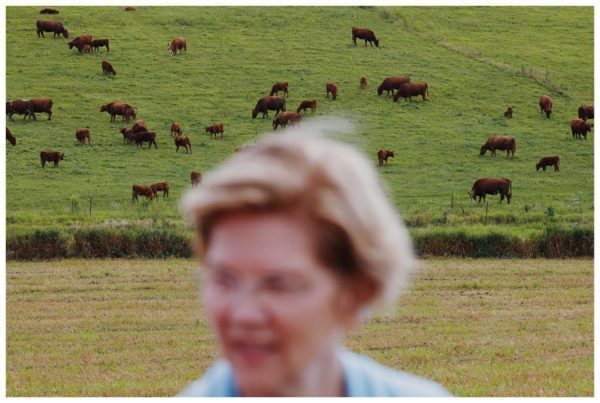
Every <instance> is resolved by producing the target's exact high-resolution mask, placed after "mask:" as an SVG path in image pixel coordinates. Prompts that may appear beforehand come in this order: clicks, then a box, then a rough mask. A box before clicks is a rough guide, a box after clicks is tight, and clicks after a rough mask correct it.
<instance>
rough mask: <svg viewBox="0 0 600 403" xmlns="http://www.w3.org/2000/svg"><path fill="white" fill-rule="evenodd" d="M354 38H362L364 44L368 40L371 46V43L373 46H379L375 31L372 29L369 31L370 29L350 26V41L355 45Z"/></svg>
mask: <svg viewBox="0 0 600 403" xmlns="http://www.w3.org/2000/svg"><path fill="white" fill-rule="evenodd" d="M356 38H358V39H364V40H365V46H367V41H368V42H369V43H370V44H371V47H373V43H375V46H377V47H379V40H378V39H377V38H376V37H375V33H374V32H373V31H371V30H370V29H366V28H354V27H353V28H352V42H354V44H355V45H356Z"/></svg>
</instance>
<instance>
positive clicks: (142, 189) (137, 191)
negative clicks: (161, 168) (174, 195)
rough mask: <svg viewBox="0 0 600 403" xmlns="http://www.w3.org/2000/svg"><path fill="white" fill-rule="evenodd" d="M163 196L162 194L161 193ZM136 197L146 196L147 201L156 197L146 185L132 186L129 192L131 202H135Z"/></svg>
mask: <svg viewBox="0 0 600 403" xmlns="http://www.w3.org/2000/svg"><path fill="white" fill-rule="evenodd" d="M163 195H164V193H163ZM138 196H146V199H147V200H152V199H154V198H155V197H156V194H155V193H154V190H152V188H151V187H150V186H146V185H133V187H132V190H131V202H132V203H133V201H137V199H138Z"/></svg>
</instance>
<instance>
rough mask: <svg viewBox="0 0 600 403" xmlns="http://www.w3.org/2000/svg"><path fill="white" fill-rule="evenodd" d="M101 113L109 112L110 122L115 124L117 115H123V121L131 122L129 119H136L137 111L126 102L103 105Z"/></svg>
mask: <svg viewBox="0 0 600 403" xmlns="http://www.w3.org/2000/svg"><path fill="white" fill-rule="evenodd" d="M100 112H108V113H109V114H110V121H111V122H114V121H115V117H116V116H117V115H121V116H122V119H121V121H125V122H129V119H130V118H131V117H133V118H134V119H135V117H136V115H137V114H136V112H135V109H134V108H133V107H132V106H130V105H127V104H126V103H125V102H117V101H116V102H111V103H109V104H105V105H102V106H101V107H100Z"/></svg>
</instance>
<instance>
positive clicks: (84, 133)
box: [75, 128, 92, 144]
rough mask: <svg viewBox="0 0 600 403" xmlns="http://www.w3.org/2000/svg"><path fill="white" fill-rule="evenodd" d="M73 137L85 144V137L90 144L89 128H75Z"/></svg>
mask: <svg viewBox="0 0 600 403" xmlns="http://www.w3.org/2000/svg"><path fill="white" fill-rule="evenodd" d="M75 138H76V139H77V141H78V142H79V143H81V144H85V140H86V139H87V141H88V144H92V142H91V139H92V136H91V135H90V129H87V128H81V129H77V131H76V132H75Z"/></svg>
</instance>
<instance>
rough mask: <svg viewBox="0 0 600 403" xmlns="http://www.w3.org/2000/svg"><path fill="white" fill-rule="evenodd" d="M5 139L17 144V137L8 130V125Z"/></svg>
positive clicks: (14, 144)
mask: <svg viewBox="0 0 600 403" xmlns="http://www.w3.org/2000/svg"><path fill="white" fill-rule="evenodd" d="M6 140H8V142H9V143H10V144H12V145H13V146H16V145H17V138H16V137H15V135H14V134H12V132H11V131H10V130H8V127H7V128H6Z"/></svg>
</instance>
